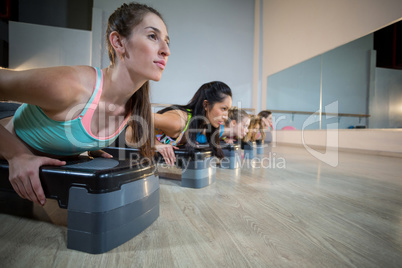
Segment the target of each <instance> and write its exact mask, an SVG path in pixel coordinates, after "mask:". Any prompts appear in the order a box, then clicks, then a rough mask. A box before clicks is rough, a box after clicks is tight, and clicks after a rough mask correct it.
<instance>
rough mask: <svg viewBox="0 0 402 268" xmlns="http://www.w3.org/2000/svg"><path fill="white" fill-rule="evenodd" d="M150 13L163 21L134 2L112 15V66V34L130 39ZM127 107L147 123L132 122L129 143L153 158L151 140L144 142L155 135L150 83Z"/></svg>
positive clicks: (113, 56)
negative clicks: (138, 145) (135, 29)
mask: <svg viewBox="0 0 402 268" xmlns="http://www.w3.org/2000/svg"><path fill="white" fill-rule="evenodd" d="M148 13H153V14H155V15H157V16H158V17H159V18H160V19H161V20H162V21H163V18H162V16H161V14H160V13H159V12H158V11H156V10H155V9H153V8H152V7H149V6H147V5H144V4H139V3H134V2H132V3H129V4H123V5H121V6H120V7H119V8H118V9H116V10H115V11H114V12H113V14H112V15H110V17H109V20H108V25H107V29H106V43H107V45H108V54H109V59H110V62H111V65H112V66H114V65H115V64H116V52H115V51H114V49H113V46H112V44H111V43H110V40H109V36H110V34H111V33H112V32H114V31H116V32H117V33H119V35H121V36H123V37H125V38H129V37H130V35H131V32H132V30H133V29H134V27H135V26H137V25H138V24H140V23H141V22H142V20H143V19H144V17H145V15H147V14H148ZM127 105H128V107H127V108H128V110H129V111H130V112H131V114H132V115H138V116H139V118H140V119H143V120H144V121H143V122H142V123H145V125H143V124H141V123H138V122H134V121H135V120H131V121H130V123H129V125H130V126H131V128H132V130H133V131H132V135H131V137H132V140H131V141H129V142H131V143H137V144H138V143H140V144H143V145H142V146H141V148H140V152H141V154H142V155H143V156H144V157H151V156H152V155H153V153H154V152H153V151H152V150H151V140H150V139H146V140H145V142H142V138H143V137H149V136H151V137H152V136H153V133H154V129H153V127H152V124H151V121H152V113H151V102H150V100H149V82H148V81H147V82H145V83H144V84H143V85H142V86H141V88H139V89H138V90H137V91H136V92H135V93H134V94H133V95H132V96H131V99H130V101H129V102H128V103H127ZM147 131H148V133H147Z"/></svg>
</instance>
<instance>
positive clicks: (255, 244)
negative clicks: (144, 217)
mask: <svg viewBox="0 0 402 268" xmlns="http://www.w3.org/2000/svg"><path fill="white" fill-rule="evenodd" d="M269 156H271V157H270V160H269V158H268V157H269ZM265 158H266V159H265V160H264V162H262V164H263V167H261V166H259V165H260V164H259V163H260V161H254V162H253V163H254V165H255V167H254V168H253V167H251V163H250V161H248V162H244V163H243V167H242V168H241V169H238V170H222V169H218V170H217V173H216V182H215V183H214V184H213V185H211V186H209V187H206V188H203V189H189V188H182V187H180V186H179V185H178V182H177V181H174V180H165V179H161V180H160V184H161V185H160V217H159V218H158V220H157V221H156V222H155V223H153V224H152V225H151V226H150V227H149V228H148V229H146V230H145V231H144V232H142V233H141V234H139V235H138V236H137V237H135V238H133V239H132V240H130V241H129V242H127V243H125V244H123V245H121V246H119V247H118V248H116V249H114V250H112V251H110V252H108V253H105V254H100V255H91V254H86V253H82V252H78V251H73V250H69V249H67V248H66V236H67V228H66V226H65V225H66V218H67V216H66V215H67V213H66V210H63V209H60V208H58V207H57V204H56V202H55V201H54V200H49V201H48V204H47V205H46V206H45V208H44V209H43V208H40V207H37V206H34V213H33V214H32V213H31V214H32V215H31V218H26V217H21V216H11V215H9V214H6V213H1V214H0V267H117V266H119V267H130V266H132V267H365V268H366V267H402V161H401V160H402V159H401V158H395V157H385V156H375V155H365V154H353V153H340V154H339V164H338V166H336V167H331V166H329V165H327V164H325V163H323V162H321V161H319V160H318V159H316V158H314V157H313V156H312V155H311V154H309V153H308V152H307V151H306V150H305V149H303V148H295V147H279V146H278V147H276V148H273V149H272V152H270V153H269V152H266V155H265ZM9 203H10V202H9V200H6V199H4V198H3V199H1V203H0V205H1V206H2V207H3V209H9V210H20V211H21V213H22V210H23V208H13V207H10V205H9ZM28 211H29V210H28ZM28 214H29V213H28Z"/></svg>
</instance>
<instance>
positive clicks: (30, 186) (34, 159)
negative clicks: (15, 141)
mask: <svg viewBox="0 0 402 268" xmlns="http://www.w3.org/2000/svg"><path fill="white" fill-rule="evenodd" d="M8 164H9V180H10V183H11V185H12V186H13V188H14V190H15V191H16V192H17V194H18V195H19V196H20V197H22V198H24V199H28V200H31V201H32V202H35V203H37V204H39V205H42V206H43V205H45V203H46V197H45V194H44V192H43V188H42V185H41V183H40V179H39V168H40V167H41V166H44V165H50V166H62V165H65V164H66V162H65V161H60V160H57V159H53V158H48V157H41V156H35V155H33V154H21V155H18V156H16V157H13V158H12V159H10V160H8Z"/></svg>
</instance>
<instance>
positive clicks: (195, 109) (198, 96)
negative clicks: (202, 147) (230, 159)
mask: <svg viewBox="0 0 402 268" xmlns="http://www.w3.org/2000/svg"><path fill="white" fill-rule="evenodd" d="M228 96H230V97H232V91H231V89H230V87H229V86H228V85H226V84H225V83H223V82H219V81H213V82H209V83H205V84H203V85H202V86H201V87H200V88H199V89H198V90H197V92H196V93H195V94H194V96H193V98H192V99H191V100H190V101H189V103H188V104H187V105H172V106H169V107H166V108H164V109H162V110H160V111H158V113H159V114H163V113H165V112H167V111H171V110H175V109H178V110H182V111H185V112H188V110H190V111H191V113H192V117H191V121H190V124H189V126H188V129H190V130H191V131H188V132H187V133H186V138H187V144H186V147H185V148H186V150H187V151H188V152H190V153H193V152H194V144H196V141H197V134H198V133H199V132H202V131H203V130H206V135H205V136H206V138H207V142H208V144H209V146H210V147H211V148H212V152H213V154H214V155H215V156H217V157H219V158H223V156H224V155H223V152H222V150H221V148H220V147H219V146H217V145H219V129H218V128H215V127H213V126H212V125H211V124H208V123H207V121H206V120H205V119H206V118H205V116H206V112H205V107H204V101H205V100H207V101H208V103H209V104H210V107H211V109H212V107H213V106H214V105H215V103H219V102H222V101H223V100H224V99H225V98H226V97H228ZM187 109H188V110H187ZM212 138H214V140H212Z"/></svg>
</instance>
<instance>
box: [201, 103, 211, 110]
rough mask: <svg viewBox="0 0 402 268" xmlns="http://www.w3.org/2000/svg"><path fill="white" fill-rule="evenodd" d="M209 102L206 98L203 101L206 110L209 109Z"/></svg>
mask: <svg viewBox="0 0 402 268" xmlns="http://www.w3.org/2000/svg"><path fill="white" fill-rule="evenodd" d="M208 104H209V102H208V101H207V100H204V102H203V103H202V106H203V107H204V109H205V111H207V109H208Z"/></svg>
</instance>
